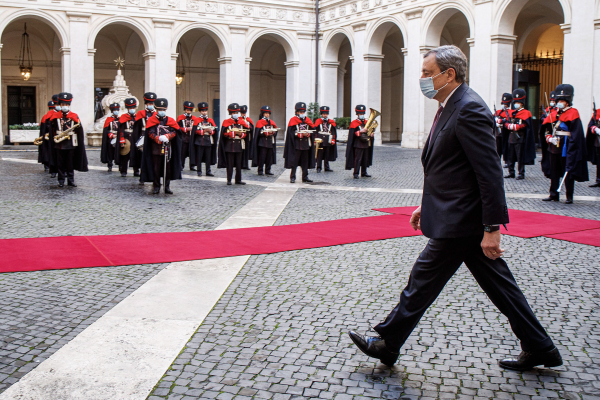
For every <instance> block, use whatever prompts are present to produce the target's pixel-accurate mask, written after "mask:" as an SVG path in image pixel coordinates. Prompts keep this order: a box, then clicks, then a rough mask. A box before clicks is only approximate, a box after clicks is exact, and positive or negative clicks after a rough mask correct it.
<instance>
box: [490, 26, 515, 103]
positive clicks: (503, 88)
mask: <svg viewBox="0 0 600 400" xmlns="http://www.w3.org/2000/svg"><path fill="white" fill-rule="evenodd" d="M516 40H517V37H516V36H515V35H492V36H491V53H492V55H491V57H490V63H491V72H490V79H491V86H490V99H491V102H492V105H493V104H494V102H496V104H500V100H501V99H502V94H503V93H512V78H513V57H514V56H513V48H514V44H515V41H516Z"/></svg>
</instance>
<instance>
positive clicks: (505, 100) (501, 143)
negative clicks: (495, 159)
mask: <svg viewBox="0 0 600 400" xmlns="http://www.w3.org/2000/svg"><path fill="white" fill-rule="evenodd" d="M512 100H513V97H512V94H511V93H504V94H503V95H502V101H501V104H502V108H501V109H499V110H496V115H495V116H494V117H495V118H496V132H495V133H496V151H497V152H498V155H499V156H501V157H502V156H504V167H505V168H508V136H509V132H508V129H506V127H505V126H504V125H505V124H506V123H507V122H509V120H510V104H511V103H512Z"/></svg>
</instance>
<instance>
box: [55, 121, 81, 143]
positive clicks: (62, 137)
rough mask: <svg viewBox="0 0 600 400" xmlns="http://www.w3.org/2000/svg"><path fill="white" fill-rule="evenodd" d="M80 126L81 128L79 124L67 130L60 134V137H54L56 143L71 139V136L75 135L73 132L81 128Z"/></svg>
mask: <svg viewBox="0 0 600 400" xmlns="http://www.w3.org/2000/svg"><path fill="white" fill-rule="evenodd" d="M59 123H60V122H59ZM80 126H81V124H80V123H77V124H75V125H73V126H72V127H70V128H69V129H67V130H66V131H62V132H59V133H58V135H55V136H54V143H60V142H62V141H63V140H67V139H70V138H71V136H72V135H73V131H74V130H75V128H79V127H80Z"/></svg>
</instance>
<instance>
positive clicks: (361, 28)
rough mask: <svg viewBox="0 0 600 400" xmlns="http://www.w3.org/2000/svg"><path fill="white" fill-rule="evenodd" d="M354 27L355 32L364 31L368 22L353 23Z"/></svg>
mask: <svg viewBox="0 0 600 400" xmlns="http://www.w3.org/2000/svg"><path fill="white" fill-rule="evenodd" d="M352 29H353V30H354V32H360V31H364V30H365V29H367V23H366V22H359V23H358V24H354V25H352Z"/></svg>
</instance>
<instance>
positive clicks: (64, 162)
mask: <svg viewBox="0 0 600 400" xmlns="http://www.w3.org/2000/svg"><path fill="white" fill-rule="evenodd" d="M56 155H57V160H56V161H57V163H56V164H57V171H58V181H59V182H62V183H64V182H65V178H66V179H67V182H71V183H73V182H75V171H74V168H73V157H74V156H75V149H68V150H62V149H58V150H57V151H56Z"/></svg>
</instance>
